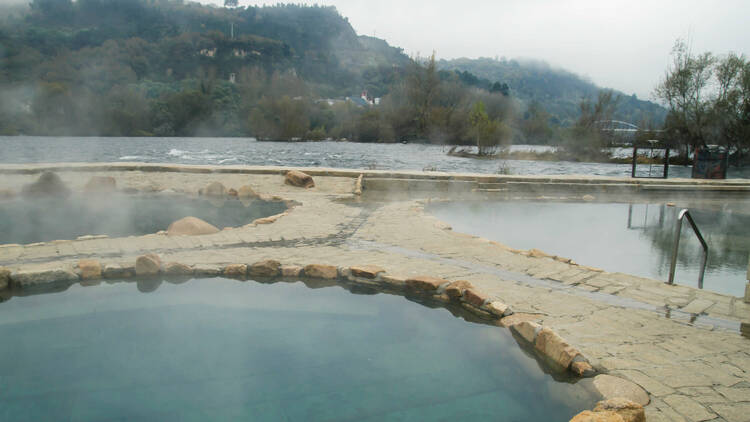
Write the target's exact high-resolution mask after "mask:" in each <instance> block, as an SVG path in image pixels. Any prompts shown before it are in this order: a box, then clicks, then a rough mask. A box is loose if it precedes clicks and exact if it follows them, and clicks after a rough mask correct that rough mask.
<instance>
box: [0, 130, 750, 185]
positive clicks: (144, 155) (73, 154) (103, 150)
mask: <svg viewBox="0 0 750 422" xmlns="http://www.w3.org/2000/svg"><path fill="white" fill-rule="evenodd" d="M448 149H449V147H448V146H441V145H425V144H365V143H351V142H300V143H288V142H258V141H256V140H255V139H253V138H96V137H90V138H81V137H32V136H28V137H27V136H23V137H0V163H13V164H22V163H54V162H118V161H121V162H125V161H137V162H144V163H176V164H210V165H243V164H244V165H273V166H298V167H335V168H351V169H381V170H435V171H445V172H469V173H489V174H494V173H504V174H519V175H529V174H543V175H561V174H580V175H597V176H630V171H631V167H630V165H629V164H604V163H576V162H568V161H560V162H550V161H520V160H476V159H471V158H459V157H449V156H447V155H446V152H447V151H448ZM549 149H551V147H545V146H530V145H514V146H513V147H512V150H513V151H523V150H533V151H546V150H549ZM615 153H616V155H619V156H623V155H628V154H629V150H627V149H618V150H616V151H615ZM649 169H650V170H651V171H652V174H653V175H656V174H660V171H661V167H660V166H653V168H649V166H647V165H644V166H639V170H640V171H643V172H644V173H648V171H649ZM670 177H690V167H684V166H671V167H670ZM729 177H732V178H737V177H744V178H750V169H742V170H737V169H734V168H732V169H730V170H729Z"/></svg>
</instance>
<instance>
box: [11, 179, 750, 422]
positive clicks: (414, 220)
mask: <svg viewBox="0 0 750 422" xmlns="http://www.w3.org/2000/svg"><path fill="white" fill-rule="evenodd" d="M43 167H44V166H37V167H35V168H32V170H33V171H30V170H29V168H30V167H18V166H3V167H2V168H0V173H4V174H3V175H2V177H1V178H0V190H2V189H10V190H13V191H16V192H17V191H19V190H20V187H21V186H22V185H24V184H26V183H30V182H32V181H34V180H35V179H36V178H37V177H38V170H39V169H41V168H43ZM56 167H57V170H59V173H58V174H59V175H60V177H61V178H62V180H63V181H64V182H65V183H66V184H67V185H68V186H70V187H71V189H73V190H74V191H80V190H81V189H82V188H83V186H84V184H85V183H86V182H87V181H88V180H89V179H90V178H91V177H92V176H112V177H114V178H115V179H116V180H117V185H118V188H119V189H121V190H124V191H126V192H164V191H167V192H172V191H173V192H178V193H179V192H181V193H188V194H195V193H196V192H197V191H198V190H199V189H200V188H203V187H205V186H206V185H207V184H209V183H211V182H221V183H223V184H224V185H225V186H226V187H228V188H230V187H231V188H235V189H238V188H239V187H240V186H243V185H250V186H252V188H253V189H254V190H255V191H256V192H258V193H260V194H262V195H266V196H269V197H270V196H278V197H281V198H284V199H287V200H293V201H295V203H296V204H297V205H296V206H295V207H294V208H293V209H292V210H291V211H290V212H288V213H287V214H286V215H283V216H281V217H280V218H278V219H277V220H276V221H275V222H273V223H272V224H248V225H247V226H244V227H239V228H234V229H231V230H224V231H221V232H219V233H216V234H212V235H203V236H166V235H164V234H152V235H146V236H138V237H128V238H120V239H110V238H106V237H97V236H89V237H84V238H81V239H79V240H72V241H71V240H59V241H52V242H46V243H40V244H33V245H2V246H0V266H4V267H7V268H9V269H10V270H11V272H12V273H14V274H23V273H31V272H38V271H39V270H42V269H50V270H53V269H59V268H61V267H68V268H70V269H73V268H74V266H75V265H76V264H77V263H78V261H79V260H80V259H82V258H97V259H100V260H101V261H102V262H108V263H118V262H119V263H123V264H126V265H132V263H133V262H134V261H135V258H136V257H137V256H138V255H141V254H143V253H144V252H153V253H157V254H159V255H160V256H161V258H162V260H163V261H164V262H170V261H174V262H181V263H185V264H190V265H208V264H217V265H219V264H220V265H226V264H232V263H251V262H257V261H261V260H264V259H276V260H278V261H281V262H283V263H284V264H294V265H306V264H309V263H319V264H330V265H335V266H340V267H344V266H354V265H378V266H381V267H383V268H385V269H386V270H387V271H388V274H394V275H400V276H403V277H408V276H415V275H423V274H424V275H432V276H436V277H441V278H444V279H447V280H451V281H453V280H468V281H470V282H471V283H472V284H474V285H475V286H477V287H479V288H481V289H482V290H483V291H485V292H486V293H488V294H489V295H491V296H492V297H494V298H496V299H498V300H500V301H502V302H504V303H506V304H508V305H510V306H511V307H512V309H513V310H514V311H515V312H516V315H517V316H518V318H520V319H525V320H533V321H536V322H539V323H541V324H543V325H544V326H546V327H551V328H552V329H554V330H555V331H556V332H558V333H559V334H560V335H561V336H562V337H564V338H565V339H566V340H567V341H569V342H570V343H571V344H572V345H574V346H575V347H577V348H578V349H579V350H581V352H583V354H584V355H585V356H587V357H588V358H589V359H590V360H591V363H592V364H593V365H594V366H595V367H596V368H597V369H599V370H602V371H606V372H609V373H610V374H612V375H617V376H620V377H623V378H625V379H628V380H631V381H633V382H635V383H637V384H639V385H640V386H642V387H643V388H644V389H645V390H646V391H648V393H649V394H650V396H651V402H650V404H649V405H648V406H647V407H646V414H647V419H648V420H649V421H683V420H684V421H705V420H715V421H732V422H734V421H749V420H750V340H749V339H747V338H744V337H742V336H741V335H740V333H739V330H740V324H741V323H742V322H750V305H748V304H746V303H744V302H743V301H742V300H741V299H740V298H734V297H730V296H725V295H720V294H716V293H711V292H708V291H703V290H696V289H692V288H689V287H684V286H669V285H666V284H664V283H663V282H660V281H657V280H651V279H645V278H640V277H635V276H631V275H627V274H620V273H607V272H604V271H601V270H598V269H596V268H590V267H586V266H584V265H578V264H576V263H573V262H570V260H567V259H565V258H560V257H553V256H549V255H546V254H544V253H543V252H541V251H537V250H531V251H517V250H513V249H511V248H508V247H506V246H504V245H501V244H499V243H496V242H493V241H489V240H486V239H482V238H478V237H475V236H470V235H465V234H461V233H456V232H454V231H453V230H451V228H450V227H449V226H448V225H446V224H445V223H443V222H441V221H439V220H438V219H436V218H434V217H432V216H430V215H427V214H426V213H425V211H424V206H425V204H426V201H427V200H429V198H433V199H435V198H443V199H450V198H452V197H456V196H457V195H455V192H450V193H436V192H431V193H415V192H412V194H411V195H409V196H408V197H399V198H400V199H399V200H395V201H387V202H386V201H381V200H377V199H369V198H368V197H369V196H370V192H368V188H367V186H368V183H367V180H368V177H369V176H368V174H365V177H364V179H365V182H364V187H365V189H364V195H363V196H362V197H360V196H358V195H355V194H354V191H355V190H356V189H357V188H358V186H357V176H358V175H359V173H361V172H357V171H349V172H348V173H347V172H344V171H340V172H333V171H329V172H327V174H328V175H325V174H324V173H321V171H318V173H315V183H316V187H315V188H312V189H300V188H295V187H292V186H288V185H285V184H284V183H283V179H284V178H283V176H282V173H283V169H278V168H261V169H260V170H258V169H250V170H247V171H243V170H242V169H238V171H237V172H230V171H228V170H227V169H226V168H223V169H222V171H225V172H223V173H218V172H211V168H209V167H206V166H200V167H194V168H193V167H188V166H164V167H168V168H161V170H166V171H152V170H153V169H152V168H149V169H148V171H143V168H139V167H134V168H127V167H124V166H119V167H118V166H111V167H107V166H104V165H98V166H92V165H57V166H56ZM24 169H26V170H24ZM311 173H312V172H311ZM334 173H335V174H334ZM364 173H367V172H364ZM370 176H372V177H373V178H376V177H377V178H379V179H385V180H380V182H379V183H381V186H382V185H383V184H384V183H387V177H385V175H382V174H373V175H370ZM387 176H392V175H387ZM401 176H402V177H401V179H402V180H403V179H410V178H414V177H417V176H416V174H412V173H409V174H406V175H401ZM426 177H427V178H429V177H430V176H426ZM441 177H442V176H441ZM458 179H461V180H466V181H469V182H470V181H471V179H470V178H469V177H468V176H467V177H465V178H464V177H459V178H458ZM433 180H434V177H433ZM544 180H546V181H547V182H544V181H538V182H535V183H542V184H543V183H550V180H551V181H552V182H551V183H557V182H559V181H560V180H564V181H566V183H567V182H570V181H571V180H573V181H575V180H577V179H575V178H560V180H556V179H554V178H544ZM580 180H583V179H580ZM626 181H627V179H608V183H607V184H626ZM524 183H532V182H524ZM587 183H591V182H590V181H589V182H587ZM664 183H666V182H664ZM672 183H673V185H674V186H678V185H679V186H690V184H689V183H687V182H686V181H675V182H672ZM662 184H663V183H662ZM696 185H700V186H709V187H710V186H711V185H712V184H711V183H704V184H701V183H698V184H696ZM715 185H716V186H720V187H721V186H724V187H726V186H731V187H734V188H735V189H736V190H737V191H739V192H744V191H743V189H744V187H747V186H748V184H747V183H742V182H738V181H733V182H729V183H727V184H726V185H721V184H715ZM575 192H576V193H575V194H574V195H579V194H580V189H576V191H575ZM394 196H396V195H394ZM372 197H377V198H382V197H383V195H375V194H373V195H372ZM396 197H398V196H396ZM165 229H166V228H165ZM92 235H96V233H92ZM581 264H586V263H581Z"/></svg>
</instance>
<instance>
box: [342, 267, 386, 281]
mask: <svg viewBox="0 0 750 422" xmlns="http://www.w3.org/2000/svg"><path fill="white" fill-rule="evenodd" d="M349 271H351V273H352V275H353V276H355V277H361V278H369V279H373V278H375V277H377V276H378V274H380V273H384V272H385V270H384V269H383V268H381V267H378V266H377V265H362V266H356V267H349Z"/></svg>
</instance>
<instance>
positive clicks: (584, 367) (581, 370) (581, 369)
mask: <svg viewBox="0 0 750 422" xmlns="http://www.w3.org/2000/svg"><path fill="white" fill-rule="evenodd" d="M570 371H571V372H573V373H574V374H576V375H578V376H579V377H590V376H592V375H594V374H595V373H596V371H594V368H593V367H592V366H591V364H590V363H588V362H586V361H583V360H582V361H578V362H575V361H574V362H573V363H571V364H570Z"/></svg>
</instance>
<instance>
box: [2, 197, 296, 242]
mask: <svg viewBox="0 0 750 422" xmlns="http://www.w3.org/2000/svg"><path fill="white" fill-rule="evenodd" d="M284 210H286V205H285V204H284V203H283V202H269V201H262V200H259V199H257V200H252V201H249V202H248V201H246V202H243V201H239V200H237V199H226V200H224V199H206V198H202V197H190V196H184V195H175V194H172V195H168V194H155V195H124V194H112V195H106V196H98V195H93V196H89V195H73V196H70V197H68V198H59V197H52V198H50V197H47V198H28V199H20V198H19V199H14V200H7V201H0V244H5V243H19V244H27V243H35V242H46V241H51V240H56V239H75V238H76V237H78V236H83V235H108V236H110V237H123V236H133V235H136V236H139V235H144V234H150V233H156V232H158V231H160V230H166V229H167V227H169V225H170V224H171V223H172V222H174V221H176V220H179V219H181V218H183V217H188V216H193V217H198V218H200V219H202V220H205V221H207V222H209V223H211V224H213V225H214V226H216V227H218V228H219V229H222V228H224V227H238V226H243V225H245V224H249V223H251V222H252V221H253V220H255V219H257V218H262V217H268V216H270V215H274V214H279V213H282V212H284Z"/></svg>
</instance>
